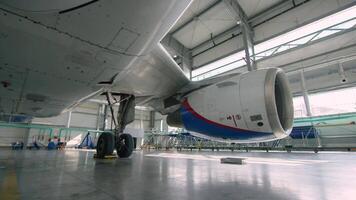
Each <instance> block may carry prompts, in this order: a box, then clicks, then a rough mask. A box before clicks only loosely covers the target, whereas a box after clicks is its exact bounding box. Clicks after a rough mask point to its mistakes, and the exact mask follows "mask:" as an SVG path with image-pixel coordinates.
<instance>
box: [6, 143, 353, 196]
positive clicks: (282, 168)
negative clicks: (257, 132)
mask: <svg viewBox="0 0 356 200" xmlns="http://www.w3.org/2000/svg"><path fill="white" fill-rule="evenodd" d="M93 153H94V152H88V151H76V150H66V151H45V150H40V151H34V150H32V151H29V150H26V151H11V150H3V149H1V150H0V187H1V188H0V192H1V193H0V199H6V200H10V199H26V200H31V199H36V200H39V199H46V200H48V199H61V200H64V199H75V200H81V199H83V200H84V199H85V200H89V199H96V200H99V199H120V200H129V199H133V200H139V199H152V200H154V199H156V200H157V199H164V200H169V199H180V200H181V199H194V200H195V199H197V200H199V199H204V200H208V199H212V200H219V199H269V200H270V199H288V200H289V199H313V200H316V199H343V200H346V199H356V190H355V186H356V153H352V152H350V153H346V152H345V153H318V154H314V153H290V154H288V153H278V152H270V153H264V152H263V153H262V152H260V153H244V152H241V153H237V152H234V153H231V152H181V153H173V152H140V151H138V152H135V153H134V155H133V156H132V158H130V159H118V160H95V159H93ZM225 156H229V157H246V158H247V160H246V164H244V165H231V164H220V162H219V159H220V158H222V157H225Z"/></svg>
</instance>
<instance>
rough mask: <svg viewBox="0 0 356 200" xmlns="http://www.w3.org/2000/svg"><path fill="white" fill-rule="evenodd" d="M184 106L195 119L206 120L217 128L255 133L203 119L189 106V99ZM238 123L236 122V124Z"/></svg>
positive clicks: (184, 102)
mask: <svg viewBox="0 0 356 200" xmlns="http://www.w3.org/2000/svg"><path fill="white" fill-rule="evenodd" d="M182 105H183V106H184V108H185V109H187V110H188V111H189V112H190V113H192V114H193V115H194V116H195V117H197V118H199V119H201V120H204V121H205V122H207V123H209V124H213V125H216V126H220V127H224V128H229V129H233V130H236V131H246V132H254V131H250V130H246V129H241V128H235V127H231V126H227V125H225V124H219V123H216V122H214V121H211V120H209V119H207V118H205V117H203V116H202V115H200V114H199V113H197V112H196V111H195V110H194V109H193V108H192V107H191V106H190V104H189V102H188V99H185V100H184V101H183V103H182ZM235 123H236V122H235Z"/></svg>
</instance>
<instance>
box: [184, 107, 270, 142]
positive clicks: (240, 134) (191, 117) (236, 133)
mask: <svg viewBox="0 0 356 200" xmlns="http://www.w3.org/2000/svg"><path fill="white" fill-rule="evenodd" d="M193 112H194V111H193V110H192V109H189V108H186V107H185V106H182V107H181V116H182V120H183V123H184V126H185V128H186V129H187V130H189V131H194V132H197V133H201V134H204V135H207V136H209V137H215V138H223V139H230V140H249V139H253V140H257V139H273V138H274V135H273V133H269V132H257V131H249V130H242V129H237V128H233V127H226V126H225V125H219V124H217V123H216V124H215V123H212V122H210V121H209V120H204V119H202V118H200V117H197V116H196V115H195V114H194V113H193Z"/></svg>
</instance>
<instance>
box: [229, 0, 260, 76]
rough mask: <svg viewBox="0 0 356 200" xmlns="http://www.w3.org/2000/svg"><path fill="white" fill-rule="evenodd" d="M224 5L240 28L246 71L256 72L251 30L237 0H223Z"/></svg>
mask: <svg viewBox="0 0 356 200" xmlns="http://www.w3.org/2000/svg"><path fill="white" fill-rule="evenodd" d="M224 3H225V5H226V6H227V8H228V9H229V12H230V13H231V15H232V16H233V17H234V19H235V20H236V23H237V24H239V25H240V27H241V32H242V39H243V43H244V48H245V61H246V65H247V69H248V71H253V70H256V69H257V66H256V63H255V52H254V46H253V29H252V27H251V26H250V24H249V23H248V18H247V15H246V14H245V12H244V10H243V9H242V7H241V6H240V4H239V3H238V2H237V0H224Z"/></svg>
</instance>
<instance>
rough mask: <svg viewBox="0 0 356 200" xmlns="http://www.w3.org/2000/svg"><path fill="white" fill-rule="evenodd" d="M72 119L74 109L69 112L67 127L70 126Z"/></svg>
mask: <svg viewBox="0 0 356 200" xmlns="http://www.w3.org/2000/svg"><path fill="white" fill-rule="evenodd" d="M71 119H72V111H69V112H68V118H67V124H66V128H69V127H70V121H71Z"/></svg>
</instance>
